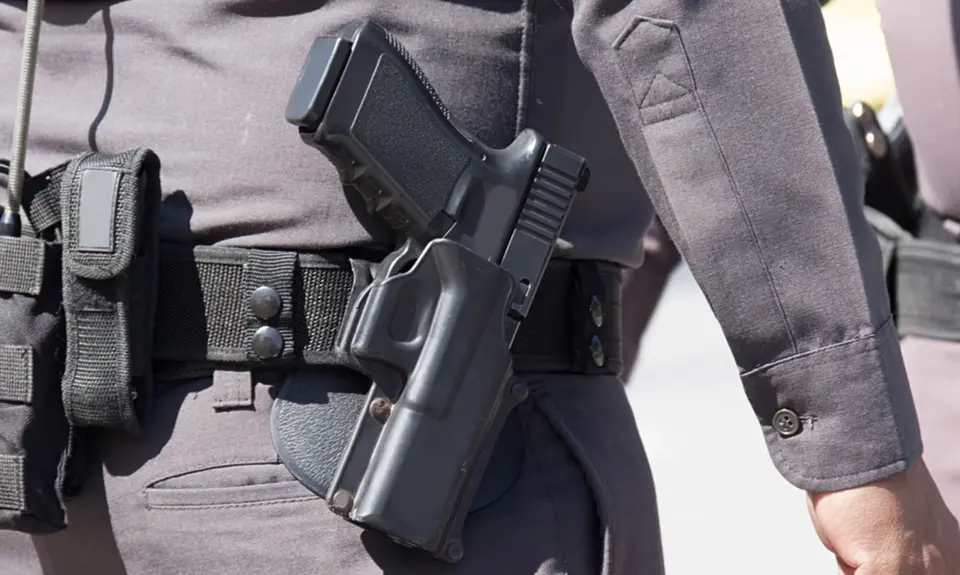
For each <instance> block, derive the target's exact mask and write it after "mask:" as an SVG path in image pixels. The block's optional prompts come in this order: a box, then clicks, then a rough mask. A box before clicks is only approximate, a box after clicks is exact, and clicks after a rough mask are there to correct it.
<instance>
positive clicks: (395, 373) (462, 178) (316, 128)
mask: <svg viewBox="0 0 960 575" xmlns="http://www.w3.org/2000/svg"><path fill="white" fill-rule="evenodd" d="M286 116H287V120H288V121H289V122H291V123H292V124H295V125H296V126H298V127H299V131H300V135H301V137H302V139H303V140H304V141H305V142H306V143H307V144H309V145H311V146H313V147H315V148H317V149H318V150H320V151H321V152H322V153H323V154H324V155H326V156H327V157H328V158H329V159H330V160H331V161H332V162H333V164H334V165H335V166H336V167H337V169H338V170H339V172H340V175H341V179H342V180H343V181H344V183H346V184H348V185H350V186H352V187H354V188H355V189H357V190H358V191H359V192H360V194H362V196H363V197H364V198H365V199H366V201H367V203H368V206H369V207H370V208H371V209H372V210H373V211H375V212H376V213H377V214H379V215H380V216H382V217H383V218H384V220H385V221H386V222H388V223H389V224H390V226H391V227H392V228H393V229H394V230H396V231H397V233H398V234H400V235H401V237H403V238H405V240H406V241H405V243H404V244H403V245H402V246H401V247H400V248H399V249H397V250H396V251H395V252H393V253H392V254H391V255H390V256H388V257H387V258H386V259H385V260H384V261H383V262H382V263H381V264H379V266H378V271H377V273H376V274H375V276H374V278H373V280H372V283H371V284H370V286H369V287H368V288H366V289H365V290H364V291H363V292H362V293H361V294H360V295H359V296H358V297H357V298H356V301H355V302H353V305H352V308H351V311H350V312H349V314H348V316H349V317H348V319H347V321H346V323H345V325H344V326H343V328H342V329H341V337H340V341H339V344H338V350H339V351H340V352H341V353H343V354H344V355H346V356H348V357H349V358H351V361H352V362H353V365H354V367H355V368H356V369H357V370H359V371H361V372H363V373H364V374H366V375H368V376H369V377H370V379H371V381H372V386H371V390H370V393H369V394H368V396H367V399H366V409H364V411H363V412H362V413H361V416H360V418H359V420H358V421H357V423H356V427H355V429H354V431H353V436H352V440H351V441H350V444H349V447H348V448H347V450H346V451H345V455H344V457H343V459H342V460H341V462H340V466H339V470H338V473H337V475H336V477H335V479H334V481H333V484H332V486H331V487H330V489H329V492H328V493H326V494H322V495H324V496H325V498H326V500H327V503H328V505H329V506H330V508H331V509H333V510H334V511H335V512H337V513H339V514H341V515H343V516H344V517H346V518H347V519H348V520H350V521H352V522H355V523H357V524H360V525H364V526H368V527H372V528H375V529H377V530H380V531H383V532H385V533H387V534H388V535H389V536H390V537H391V538H393V539H394V540H395V541H397V542H399V543H401V544H403V545H407V546H412V547H418V548H422V549H425V550H427V551H429V552H430V553H432V554H433V555H434V556H435V557H437V558H440V559H443V560H445V561H449V562H457V561H459V560H460V559H461V558H462V556H463V553H464V547H463V542H462V540H461V532H462V528H463V523H464V521H465V519H466V515H467V512H468V510H469V508H470V505H471V501H472V499H473V496H474V493H475V492H476V489H477V486H478V484H479V481H480V479H481V477H482V475H483V472H484V470H485V468H486V465H487V461H488V458H489V456H490V453H491V451H492V449H493V447H494V445H495V443H496V441H497V438H498V436H499V434H500V431H501V429H502V427H503V424H504V420H505V419H506V416H507V415H508V413H509V412H510V410H511V409H513V408H514V407H515V406H516V405H517V404H518V403H519V402H520V401H522V400H523V399H524V398H525V397H526V395H527V390H526V388H525V386H523V384H521V383H514V384H513V385H510V380H511V376H512V374H513V370H512V357H511V354H510V346H511V345H512V343H513V340H514V337H515V335H516V333H517V329H518V327H519V325H520V322H521V321H523V319H524V318H525V317H526V316H527V313H528V311H529V309H530V305H531V304H532V302H533V300H534V297H535V295H536V293H537V289H538V287H539V284H540V281H541V279H542V277H543V274H544V271H545V270H546V267H547V264H548V262H549V260H550V257H551V255H552V253H553V248H554V244H555V242H556V239H557V237H558V235H559V233H560V229H561V228H562V227H563V224H564V222H565V221H566V218H567V215H568V213H569V210H570V207H571V204H572V202H573V200H574V197H575V196H576V194H577V192H580V191H582V190H583V189H584V188H585V187H586V184H587V181H588V179H589V171H588V169H587V166H586V162H585V161H584V160H583V158H581V157H579V156H577V155H575V154H573V153H571V152H569V151H567V150H565V149H563V148H560V147H558V146H555V145H552V144H549V143H547V142H545V141H544V139H543V138H542V137H541V136H540V135H539V134H537V133H536V132H535V131H533V130H529V129H528V130H524V131H523V132H522V133H520V134H519V135H518V136H517V138H516V139H515V141H514V142H513V143H512V144H510V145H509V146H507V147H506V148H504V149H493V148H490V147H487V146H485V145H484V144H483V143H481V142H479V141H477V139H476V138H474V137H473V136H471V135H470V134H469V133H467V131H466V130H464V129H463V128H462V127H460V126H459V125H458V124H457V123H456V122H455V121H454V120H453V118H451V116H450V113H449V112H448V111H447V109H446V108H445V106H444V105H443V103H442V102H441V100H440V98H439V97H438V96H437V94H436V92H435V91H434V90H433V88H432V87H431V86H430V84H429V83H428V82H427V80H426V78H425V76H424V74H423V72H422V71H421V70H420V68H419V67H418V66H417V65H416V63H415V62H414V61H413V59H412V58H411V57H410V55H409V54H408V53H407V51H406V50H404V48H403V47H402V46H401V45H400V44H399V42H397V41H396V40H395V39H394V38H393V37H392V36H390V35H389V34H387V33H386V32H385V31H384V30H383V29H381V28H380V27H378V26H377V25H375V24H372V23H369V22H363V23H358V24H353V25H351V26H349V27H347V28H346V29H344V30H342V31H341V32H340V34H339V35H338V36H325V37H320V38H317V39H316V41H315V42H314V43H313V46H312V48H311V50H310V53H309V55H308V57H307V59H306V62H305V64H304V66H303V68H302V70H301V72H300V76H299V78H298V80H297V85H296V87H295V89H294V91H293V93H292V94H291V97H290V100H289V104H288V106H287V110H286Z"/></svg>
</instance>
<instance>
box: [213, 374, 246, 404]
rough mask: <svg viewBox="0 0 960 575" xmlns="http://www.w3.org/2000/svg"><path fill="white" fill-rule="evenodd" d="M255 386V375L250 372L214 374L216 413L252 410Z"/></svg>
mask: <svg viewBox="0 0 960 575" xmlns="http://www.w3.org/2000/svg"><path fill="white" fill-rule="evenodd" d="M253 385H254V384H253V374H252V373H250V372H249V371H225V370H217V371H215V372H213V389H214V393H215V398H214V402H213V409H214V411H232V410H234V409H252V408H253V404H254V400H253V399H254V398H253Z"/></svg>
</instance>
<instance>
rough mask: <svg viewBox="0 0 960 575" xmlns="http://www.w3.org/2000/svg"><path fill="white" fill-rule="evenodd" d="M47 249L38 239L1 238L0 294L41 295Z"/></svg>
mask: <svg viewBox="0 0 960 575" xmlns="http://www.w3.org/2000/svg"><path fill="white" fill-rule="evenodd" d="M45 247H46V245H45V244H44V242H43V241H41V240H37V239H32V238H11V237H6V236H0V261H3V273H2V274H0V292H5V293H18V294H23V295H31V296H37V295H40V285H41V283H42V280H43V260H44V249H45Z"/></svg>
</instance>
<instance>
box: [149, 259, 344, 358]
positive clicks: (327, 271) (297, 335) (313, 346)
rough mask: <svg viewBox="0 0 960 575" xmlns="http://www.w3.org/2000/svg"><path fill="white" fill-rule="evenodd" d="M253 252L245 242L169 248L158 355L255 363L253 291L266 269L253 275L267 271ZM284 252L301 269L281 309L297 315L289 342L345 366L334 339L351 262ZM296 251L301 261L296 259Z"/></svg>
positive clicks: (163, 268)
mask: <svg viewBox="0 0 960 575" xmlns="http://www.w3.org/2000/svg"><path fill="white" fill-rule="evenodd" d="M252 253H254V251H253V250H248V249H242V248H228V247H208V246H198V247H196V248H191V247H190V246H178V245H175V244H163V245H162V246H161V250H160V274H159V292H158V297H157V313H156V329H155V332H154V333H155V338H154V352H153V356H154V358H155V359H160V360H169V361H177V362H201V361H211V362H220V363H232V364H244V363H248V362H251V359H250V357H249V352H250V343H249V342H250V336H249V331H248V330H249V322H250V321H251V320H250V318H251V317H252V316H251V313H250V291H251V286H252V287H253V288H255V287H259V286H254V284H256V283H258V282H257V281H256V277H257V274H258V273H262V271H261V272H253V273H251V272H252V271H253V270H254V269H259V268H258V266H257V265H254V266H248V265H247V264H248V261H249V259H250V256H251V254H252ZM276 253H277V254H284V252H276ZM276 257H278V258H279V259H280V260H282V261H284V262H285V263H284V264H283V265H284V266H286V267H287V268H288V269H290V268H292V269H291V270H290V271H292V272H293V273H294V276H293V277H291V278H289V284H288V285H289V289H290V295H289V297H287V298H286V301H285V302H284V303H285V304H286V305H285V306H284V307H283V308H281V314H283V313H284V311H283V310H285V309H286V310H288V311H287V313H290V314H291V315H292V317H291V318H290V323H291V324H292V328H291V329H289V330H288V331H287V334H288V335H289V336H290V337H291V338H292V341H289V342H288V343H289V344H290V345H288V346H286V348H289V350H290V351H291V352H292V353H295V354H296V355H297V356H298V357H299V359H301V360H302V361H303V362H304V363H307V364H324V365H337V364H338V359H337V356H336V354H335V353H334V352H333V350H334V344H335V342H336V337H337V333H338V331H339V329H340V323H341V322H342V320H343V313H344V310H345V309H346V307H347V302H348V300H349V297H350V293H351V291H352V289H353V284H354V277H353V273H352V272H351V269H350V266H349V262H348V261H347V260H346V259H340V260H338V259H336V258H333V257H330V258H328V257H324V256H321V255H317V254H303V253H300V254H297V253H295V252H286V253H285V254H284V255H278V256H276ZM291 257H292V258H295V261H296V266H292V265H290V264H291V259H290V258H291ZM257 258H258V260H257V261H260V258H262V256H257ZM274 287H275V289H276V286H274ZM281 291H286V288H281ZM290 300H292V301H293V302H295V306H296V307H293V306H292V305H290V303H289V302H290Z"/></svg>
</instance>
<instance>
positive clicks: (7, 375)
mask: <svg viewBox="0 0 960 575" xmlns="http://www.w3.org/2000/svg"><path fill="white" fill-rule="evenodd" d="M32 400H33V348H31V347H30V346H25V345H24V346H21V345H2V346H0V402H4V403H30V402H31V401H32Z"/></svg>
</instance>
